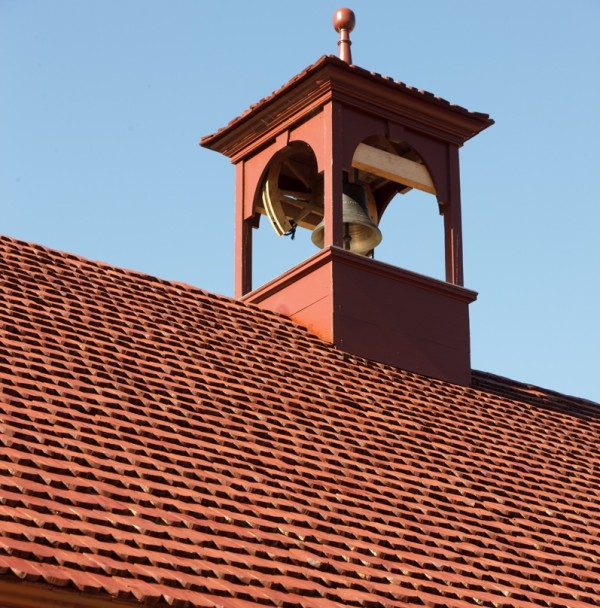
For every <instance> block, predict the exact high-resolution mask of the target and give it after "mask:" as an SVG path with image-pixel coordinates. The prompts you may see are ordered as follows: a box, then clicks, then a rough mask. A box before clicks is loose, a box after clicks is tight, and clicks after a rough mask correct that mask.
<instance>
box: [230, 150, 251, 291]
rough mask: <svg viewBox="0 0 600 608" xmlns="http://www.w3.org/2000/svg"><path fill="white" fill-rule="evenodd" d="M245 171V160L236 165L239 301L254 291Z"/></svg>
mask: <svg viewBox="0 0 600 608" xmlns="http://www.w3.org/2000/svg"><path fill="white" fill-rule="evenodd" d="M244 169H245V162H244V161H243V160H242V161H240V162H239V163H237V165H235V245H234V247H235V251H234V267H235V268H234V272H235V280H234V281H235V284H234V295H235V297H236V298H238V299H239V298H241V297H242V296H243V295H245V294H247V293H248V292H250V291H252V223H251V219H244Z"/></svg>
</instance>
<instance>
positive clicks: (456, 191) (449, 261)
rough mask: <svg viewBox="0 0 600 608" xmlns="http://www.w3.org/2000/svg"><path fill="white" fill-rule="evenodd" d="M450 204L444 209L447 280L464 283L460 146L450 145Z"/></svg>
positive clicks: (461, 284)
mask: <svg viewBox="0 0 600 608" xmlns="http://www.w3.org/2000/svg"><path fill="white" fill-rule="evenodd" d="M448 182H449V183H448V204H447V205H446V207H445V209H444V239H445V257H446V281H447V282H448V283H452V284H453V285H459V286H461V287H462V286H463V285H464V277H463V251H462V219H461V209H460V168H459V162H458V148H457V147H455V146H452V145H449V146H448Z"/></svg>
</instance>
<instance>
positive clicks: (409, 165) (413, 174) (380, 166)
mask: <svg viewBox="0 0 600 608" xmlns="http://www.w3.org/2000/svg"><path fill="white" fill-rule="evenodd" d="M352 166H353V167H354V168H355V169H360V170H361V171H366V172H367V173H371V174H373V175H377V177H383V178H385V179H388V180H390V181H392V182H397V183H400V184H404V185H405V186H410V187H411V188H416V189H417V190H423V191H424V192H429V194H435V186H434V185H433V180H432V179H431V175H429V171H427V167H426V166H425V165H422V164H421V163H416V162H415V161H413V160H408V159H407V158H403V157H402V156H398V155H396V154H392V153H390V152H386V151H384V150H380V149H379V148H374V147H373V146H368V145H367V144H359V145H358V147H357V148H356V151H355V152H354V157H353V158H352Z"/></svg>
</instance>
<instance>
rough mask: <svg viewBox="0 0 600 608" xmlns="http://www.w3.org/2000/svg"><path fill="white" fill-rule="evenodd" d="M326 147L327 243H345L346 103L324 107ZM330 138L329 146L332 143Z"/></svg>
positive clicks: (333, 102)
mask: <svg viewBox="0 0 600 608" xmlns="http://www.w3.org/2000/svg"><path fill="white" fill-rule="evenodd" d="M323 114H324V118H325V120H324V121H323V125H324V131H325V132H324V137H323V141H324V148H325V151H326V152H325V154H326V163H325V166H324V171H323V173H324V179H323V207H324V209H323V211H324V217H323V219H324V223H325V231H324V243H323V247H324V248H327V247H330V246H332V245H333V246H334V247H343V244H344V242H343V241H344V228H343V226H342V194H343V186H342V182H343V177H344V176H343V164H342V163H343V161H342V159H343V150H342V145H343V138H342V107H341V105H340V104H339V103H337V102H335V101H330V102H329V103H327V104H326V105H325V107H324V108H323ZM328 142H329V146H328Z"/></svg>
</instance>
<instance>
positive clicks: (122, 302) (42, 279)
mask: <svg viewBox="0 0 600 608" xmlns="http://www.w3.org/2000/svg"><path fill="white" fill-rule="evenodd" d="M0 302H2V305H0V401H1V403H2V408H0V442H1V443H2V450H0V460H1V461H2V466H1V467H0V574H1V576H0V588H1V585H2V579H3V577H8V578H10V577H13V578H14V577H19V578H20V579H23V580H25V581H28V582H30V583H32V584H42V583H44V584H50V585H55V586H61V587H66V588H73V589H78V590H80V591H82V592H85V593H88V594H92V595H98V596H99V597H100V596H102V594H105V595H106V594H108V596H111V597H114V598H121V599H126V600H130V601H138V602H140V603H143V604H148V605H154V604H156V605H182V606H202V607H204V606H207V607H208V606H231V607H247V608H249V607H250V606H256V605H259V604H261V605H277V606H298V607H308V606H328V605H329V606H334V605H335V606H339V605H348V606H404V605H406V604H407V603H413V602H414V603H420V604H421V605H426V606H453V607H457V608H459V607H461V608H465V607H466V606H472V605H473V604H482V605H494V606H511V607H515V606H518V607H523V608H524V607H532V606H555V607H559V606H562V607H566V606H569V607H570V608H573V607H580V606H589V605H594V602H595V601H596V600H597V597H599V596H600V583H598V581H599V580H600V549H599V547H600V529H599V525H598V521H599V511H600V507H599V506H598V505H599V504H600V482H599V477H598V471H599V470H600V448H599V447H598V446H599V445H600V441H599V440H600V407H599V406H598V405H597V404H593V403H591V402H589V401H585V400H580V399H576V398H573V397H568V396H565V395H560V394H557V393H553V392H551V391H545V390H543V389H541V388H538V387H531V386H528V385H524V384H520V383H516V382H513V381H511V380H507V379H505V378H499V377H497V376H493V375H490V374H484V373H482V372H474V379H473V384H472V386H471V387H458V386H453V385H449V384H447V383H444V382H441V381H439V380H432V379H429V378H425V377H422V376H418V375H416V374H412V373H408V372H404V371H402V370H398V369H394V368H391V367H389V366H386V365H382V364H378V363H374V362H371V361H367V360H363V359H360V358H358V357H349V356H347V355H344V354H343V353H340V352H338V351H336V350H335V349H334V348H333V347H331V346H330V345H328V344H326V343H323V342H321V341H320V340H318V339H317V338H316V337H314V336H311V335H310V334H308V333H307V332H306V331H305V330H304V329H303V328H301V327H298V326H296V325H294V324H293V323H292V322H291V321H289V320H288V319H286V318H283V317H280V316H278V315H275V314H272V313H268V312H265V311H262V310H259V309H257V308H256V307H253V306H251V305H247V304H243V303H240V302H235V301H233V300H230V299H228V298H224V297H222V296H215V295H212V294H208V293H206V292H203V291H201V290H198V289H195V288H192V287H189V286H186V285H182V284H175V283H169V282H166V281H161V280H158V279H154V278H153V277H148V276H146V275H142V274H140V273H135V272H129V271H123V270H120V269H115V268H112V267H110V266H108V265H104V264H100V263H96V262H88V261H86V260H83V259H81V258H78V257H76V256H72V255H68V254H64V253H59V252H54V251H51V250H48V249H45V248H43V247H40V246H33V245H30V244H27V243H23V242H19V241H15V240H12V239H8V238H1V239H0ZM286 352H293V356H290V357H287V356H285V357H284V356H282V354H283V353H286Z"/></svg>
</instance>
